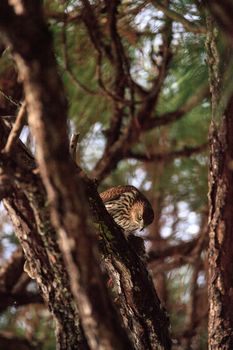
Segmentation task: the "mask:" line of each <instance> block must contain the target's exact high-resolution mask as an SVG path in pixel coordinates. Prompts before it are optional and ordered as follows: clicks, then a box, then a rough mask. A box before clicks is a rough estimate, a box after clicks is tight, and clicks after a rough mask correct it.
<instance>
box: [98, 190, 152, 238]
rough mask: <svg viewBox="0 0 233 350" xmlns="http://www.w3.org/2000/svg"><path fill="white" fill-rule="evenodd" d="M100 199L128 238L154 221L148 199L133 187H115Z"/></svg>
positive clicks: (103, 193)
mask: <svg viewBox="0 0 233 350" xmlns="http://www.w3.org/2000/svg"><path fill="white" fill-rule="evenodd" d="M100 197H101V199H102V201H103V203H104V205H105V207H106V209H107V211H108V212H109V214H110V215H111V216H112V217H113V219H114V221H115V222H116V223H117V224H118V225H119V226H120V227H121V228H122V229H123V231H124V234H125V235H126V237H127V236H129V235H130V234H132V233H134V232H135V231H137V230H140V231H141V230H142V229H143V228H145V227H146V226H148V225H149V224H151V223H152V221H153V220H154V211H153V209H152V207H151V204H150V202H149V201H148V199H147V198H146V197H145V196H144V195H143V194H142V193H141V192H140V191H139V190H138V189H137V188H136V187H134V186H116V187H112V188H110V189H108V190H106V191H104V192H102V193H100Z"/></svg>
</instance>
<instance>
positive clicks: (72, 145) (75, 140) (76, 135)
mask: <svg viewBox="0 0 233 350" xmlns="http://www.w3.org/2000/svg"><path fill="white" fill-rule="evenodd" d="M79 135H80V134H79V133H74V134H72V136H71V139H70V155H71V158H72V159H73V161H74V162H75V163H76V152H77V144H78V139H79Z"/></svg>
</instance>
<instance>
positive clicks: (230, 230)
mask: <svg viewBox="0 0 233 350" xmlns="http://www.w3.org/2000/svg"><path fill="white" fill-rule="evenodd" d="M207 23H208V37H207V39H208V40H207V50H208V63H209V71H210V89H211V93H212V123H211V128H210V134H209V138H210V169H209V205H210V211H209V235H210V241H209V282H208V283H209V288H208V291H209V301H210V310H209V342H208V343H209V349H211V350H219V349H221V350H230V349H233V250H232V241H233V171H232V170H233V166H232V162H233V95H232V96H231V97H230V99H229V101H228V104H227V107H226V108H225V111H223V115H219V91H220V87H219V86H220V85H219V74H218V69H219V68H218V63H219V59H218V51H217V46H216V36H215V30H214V27H213V22H212V20H211V19H210V18H208V21H207Z"/></svg>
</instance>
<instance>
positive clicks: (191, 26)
mask: <svg viewBox="0 0 233 350" xmlns="http://www.w3.org/2000/svg"><path fill="white" fill-rule="evenodd" d="M151 3H152V4H153V5H154V6H155V7H156V8H157V9H158V10H161V11H162V12H163V13H164V14H165V15H166V16H168V17H169V18H171V19H172V20H174V21H176V22H179V23H181V24H182V25H183V27H184V28H185V29H186V30H187V31H188V32H192V33H195V34H205V33H206V28H205V27H204V26H202V25H201V24H200V23H198V22H194V21H193V22H191V21H189V20H187V19H186V18H185V17H183V16H182V15H180V14H179V13H178V12H176V11H174V10H172V9H170V8H168V7H166V6H164V5H163V3H162V2H161V1H160V0H151Z"/></svg>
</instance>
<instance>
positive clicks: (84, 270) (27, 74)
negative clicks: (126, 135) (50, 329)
mask: <svg viewBox="0 0 233 350" xmlns="http://www.w3.org/2000/svg"><path fill="white" fill-rule="evenodd" d="M24 6H25V8H26V11H24ZM0 10H1V11H0V13H1V14H2V16H1V18H0V28H1V29H2V30H3V32H4V33H5V34H6V36H7V40H8V42H9V43H10V44H11V46H12V49H13V53H14V57H15V60H16V62H17V65H18V70H19V73H20V77H21V80H22V82H23V85H24V91H25V97H26V102H27V108H28V114H29V116H28V121H29V125H30V127H31V130H32V133H33V135H34V137H35V139H36V142H37V161H38V166H39V170H40V174H41V177H42V180H43V182H44V184H45V187H46V190H47V194H48V197H49V199H50V202H51V214H52V222H53V224H54V227H55V228H56V230H57V232H58V234H59V238H60V247H61V249H62V251H63V254H64V257H65V261H66V265H67V268H68V271H69V275H70V279H71V287H72V291H73V294H74V297H75V300H76V302H77V305H78V309H79V312H80V317H81V321H82V325H83V328H84V332H85V335H86V337H87V339H88V343H89V346H90V348H91V349H127V350H129V349H138V350H139V349H140V350H141V349H161V350H162V349H170V338H169V332H168V320H167V318H166V315H165V314H164V312H163V310H162V309H161V307H160V303H159V300H158V298H157V295H156V293H155V291H154V289H153V286H152V282H151V279H150V278H149V277H148V273H147V271H146V269H145V268H144V266H143V264H142V262H141V261H140V259H139V258H138V257H137V255H136V254H135V252H134V251H133V250H132V249H131V248H130V246H129V245H128V244H127V242H126V241H125V239H124V237H123V235H122V233H121V232H119V229H118V228H117V227H116V226H115V225H114V223H113V220H112V219H111V217H109V215H108V214H107V212H106V210H105V208H104V206H103V203H102V202H101V200H100V197H99V195H98V193H97V191H96V188H95V186H94V185H93V183H92V182H88V181H86V182H84V180H82V179H81V178H79V176H78V174H77V169H76V168H75V165H74V164H73V163H72V161H71V160H70V156H69V148H68V140H67V132H66V112H67V111H66V101H65V98H64V93H63V88H62V85H61V82H60V79H59V77H58V75H57V71H56V63H55V59H54V55H53V53H52V49H51V39H50V36H49V33H48V31H47V27H46V26H45V23H44V22H43V17H42V14H41V9H40V7H39V5H38V2H37V1H28V2H27V1H24V2H21V1H15V2H14V7H10V6H9V5H8V2H7V1H2V2H1V3H0ZM20 11H22V12H21V13H20V15H19V14H18V12H20ZM17 29H18V30H17ZM38 48H39V49H38ZM28 180H29V181H27V182H29V183H30V181H31V180H30V179H28ZM84 190H85V191H84ZM39 193H40V190H39ZM37 195H38V192H36V197H37ZM87 198H88V200H89V205H90V208H91V209H92V211H93V214H94V218H95V221H96V222H98V225H97V226H98V228H99V231H100V234H101V236H102V242H101V243H102V244H101V247H102V251H103V253H104V256H105V260H102V266H103V267H102V268H105V269H106V271H107V272H108V273H110V272H111V271H113V272H114V277H115V283H114V286H116V288H117V289H118V294H119V293H120V298H119V299H118V301H115V303H116V305H115V306H114V305H113V303H112V301H111V299H112V298H110V295H109V293H108V290H107V289H106V286H105V281H104V278H103V276H102V272H101V269H100V259H99V255H98V243H99V242H98V238H97V235H96V234H95V232H94V230H93V229H92V228H91V225H90V224H89V223H90V221H91V220H90V218H91V215H90V211H89V205H88V201H87ZM37 209H39V206H38V207H37ZM13 215H14V213H13ZM42 221H43V220H42ZM42 231H43V229H42ZM71 245H72V246H74V247H75V250H74V251H73V256H72V254H71V248H70V247H71ZM29 255H30V254H29ZM29 259H30V256H29ZM31 260H32V258H31ZM38 260H39V261H40V259H39V257H38ZM42 263H43V264H45V265H46V264H47V262H43V261H42ZM45 268H46V267H45ZM116 306H117V308H118V309H119V311H120V314H121V318H120V317H119V313H118V312H117V311H116ZM122 318H123V320H122ZM120 320H121V321H122V322H120ZM121 324H124V325H125V326H127V332H126V328H125V329H124V328H123V327H122V325H121ZM127 333H128V334H129V337H130V339H131V340H129V338H128V335H127ZM132 343H133V345H132Z"/></svg>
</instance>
